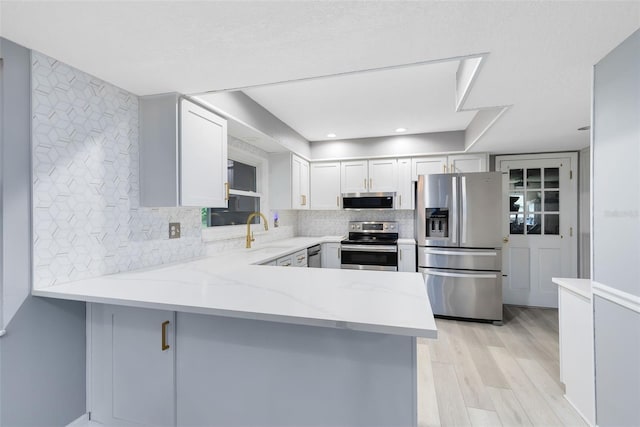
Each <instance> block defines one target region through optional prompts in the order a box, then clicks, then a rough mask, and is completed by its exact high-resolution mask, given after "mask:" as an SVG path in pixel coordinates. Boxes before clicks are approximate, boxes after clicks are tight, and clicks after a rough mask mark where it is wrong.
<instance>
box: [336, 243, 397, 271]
mask: <svg viewBox="0 0 640 427" xmlns="http://www.w3.org/2000/svg"><path fill="white" fill-rule="evenodd" d="M341 249H342V254H341V257H340V259H341V268H344V269H350V270H378V271H398V246H396V245H356V244H342V245H341Z"/></svg>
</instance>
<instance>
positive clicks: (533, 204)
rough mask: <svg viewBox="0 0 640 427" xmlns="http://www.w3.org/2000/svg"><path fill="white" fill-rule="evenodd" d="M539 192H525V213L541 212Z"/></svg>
mask: <svg viewBox="0 0 640 427" xmlns="http://www.w3.org/2000/svg"><path fill="white" fill-rule="evenodd" d="M540 196H541V195H540V192H539V191H527V212H540V211H541V210H542V200H540Z"/></svg>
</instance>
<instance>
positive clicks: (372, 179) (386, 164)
mask: <svg viewBox="0 0 640 427" xmlns="http://www.w3.org/2000/svg"><path fill="white" fill-rule="evenodd" d="M397 189H398V161H397V160H396V159H376V160H369V190H368V191H370V192H375V193H379V192H389V191H397Z"/></svg>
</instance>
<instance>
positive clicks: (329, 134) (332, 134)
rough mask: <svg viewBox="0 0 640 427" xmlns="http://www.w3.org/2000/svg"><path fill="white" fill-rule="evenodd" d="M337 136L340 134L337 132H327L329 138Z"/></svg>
mask: <svg viewBox="0 0 640 427" xmlns="http://www.w3.org/2000/svg"><path fill="white" fill-rule="evenodd" d="M336 136H338V135H336V134H335V133H328V134H327V138H335V137H336Z"/></svg>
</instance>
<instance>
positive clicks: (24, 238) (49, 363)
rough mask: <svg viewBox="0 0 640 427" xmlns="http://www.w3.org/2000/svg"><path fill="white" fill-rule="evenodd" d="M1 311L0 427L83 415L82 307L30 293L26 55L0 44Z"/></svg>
mask: <svg viewBox="0 0 640 427" xmlns="http://www.w3.org/2000/svg"><path fill="white" fill-rule="evenodd" d="M0 44H1V52H2V57H3V65H2V67H3V68H2V74H1V77H0V78H1V79H2V81H1V82H0V85H1V86H2V91H1V94H2V99H1V100H0V101H1V104H2V119H1V120H2V123H1V124H0V125H1V126H0V128H1V129H2V133H1V134H0V146H1V148H2V153H3V157H2V169H1V170H2V181H1V182H2V229H3V236H2V247H3V258H2V285H3V286H2V288H3V293H2V305H3V307H4V310H3V311H4V313H3V317H4V325H5V326H4V327H5V329H6V331H7V335H5V336H4V337H1V338H0V425H2V426H45V425H46V426H58V425H66V424H67V423H69V422H70V421H73V420H74V419H75V418H77V417H78V416H80V415H81V414H83V413H84V412H85V318H84V310H85V308H84V304H83V303H78V302H63V301H53V300H43V299H39V298H34V297H31V296H29V293H30V289H31V149H30V148H31V103H30V99H31V63H30V59H31V55H30V52H29V51H28V50H27V49H25V48H22V47H20V46H18V45H16V44H14V43H11V42H9V41H7V40H4V39H0Z"/></svg>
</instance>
